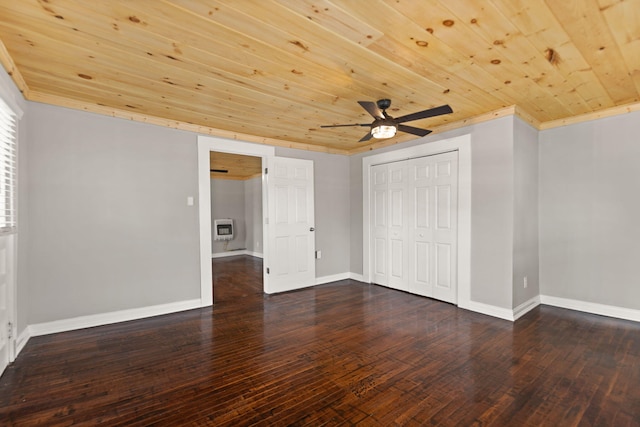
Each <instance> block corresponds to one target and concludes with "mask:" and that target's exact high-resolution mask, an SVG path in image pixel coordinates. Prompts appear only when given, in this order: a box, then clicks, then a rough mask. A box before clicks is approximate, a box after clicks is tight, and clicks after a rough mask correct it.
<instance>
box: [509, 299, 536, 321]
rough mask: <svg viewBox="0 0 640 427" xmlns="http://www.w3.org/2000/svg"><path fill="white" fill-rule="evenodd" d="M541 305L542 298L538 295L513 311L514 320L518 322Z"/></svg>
mask: <svg viewBox="0 0 640 427" xmlns="http://www.w3.org/2000/svg"><path fill="white" fill-rule="evenodd" d="M539 305H540V296H539V295H536V296H535V297H533V298H531V299H530V300H528V301H525V302H523V303H522V304H520V305H519V306H517V307H516V308H514V309H513V320H518V319H519V318H521V317H522V316H524V315H525V314H527V313H528V312H530V311H531V310H533V309H534V308H536V307H537V306H539Z"/></svg>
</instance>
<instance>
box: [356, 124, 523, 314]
mask: <svg viewBox="0 0 640 427" xmlns="http://www.w3.org/2000/svg"><path fill="white" fill-rule="evenodd" d="M513 123H514V118H513V117H503V118H500V119H497V120H492V121H490V122H484V123H480V124H477V125H472V126H467V127H464V128H460V129H455V130H453V131H450V132H444V133H441V134H437V135H431V136H427V137H424V138H418V139H416V140H413V141H411V142H408V143H405V144H398V145H394V146H391V147H386V148H384V149H381V150H376V151H372V152H367V153H362V154H358V155H354V156H351V157H350V158H349V161H350V165H351V174H350V176H351V180H352V181H351V183H350V185H351V188H350V193H351V194H352V195H353V196H354V197H353V198H352V203H351V216H350V224H351V236H352V240H351V244H352V248H351V251H350V253H351V271H353V272H355V273H359V274H362V198H361V196H356V194H357V193H358V192H359V191H362V190H361V189H362V158H363V157H365V156H368V155H372V154H378V153H382V152H387V151H391V150H396V149H399V148H405V147H410V146H414V145H417V144H423V143H429V142H431V141H437V140H441V139H447V138H451V137H454V136H459V135H464V134H471V173H472V188H471V299H472V300H473V301H475V302H481V303H485V304H490V305H494V306H497V307H502V308H509V309H511V308H512V304H513V299H512V275H513V273H512V272H513V262H512V259H513V221H514V215H513V203H514V179H513V176H514V175H513V173H514V172H513V169H514V154H513V126H514V125H513ZM356 205H357V206H356Z"/></svg>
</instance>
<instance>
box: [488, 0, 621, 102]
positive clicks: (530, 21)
mask: <svg viewBox="0 0 640 427" xmlns="http://www.w3.org/2000/svg"><path fill="white" fill-rule="evenodd" d="M491 1H492V2H493V3H494V4H496V5H497V7H499V8H500V10H502V11H503V12H504V13H505V14H506V16H507V19H509V20H510V21H511V22H513V23H514V25H516V26H517V27H518V29H519V31H520V32H522V34H524V35H525V37H527V39H528V40H529V41H530V42H531V44H532V45H533V46H535V48H536V50H537V51H539V52H545V53H546V54H547V55H553V57H554V66H555V67H556V68H557V69H558V71H559V72H560V73H562V75H563V76H564V78H565V79H566V80H567V81H568V82H571V83H572V84H573V86H574V90H575V91H576V92H578V93H579V94H580V96H581V97H582V98H583V99H584V101H585V103H586V104H587V105H588V106H589V108H590V111H593V110H597V109H601V108H609V107H612V106H614V102H613V100H612V99H611V97H610V96H609V94H608V93H607V91H606V90H605V88H604V86H603V85H602V83H601V82H600V80H598V78H597V76H596V75H595V73H594V72H593V70H592V69H591V67H590V66H589V64H588V63H587V61H586V60H585V59H584V57H583V56H582V54H581V53H580V51H579V50H578V49H577V47H576V46H575V45H574V44H573V43H572V41H571V38H570V37H569V35H568V34H567V33H566V31H564V29H563V28H562V26H561V25H560V23H559V22H558V20H557V19H556V17H555V15H553V13H551V11H550V10H549V9H548V8H547V6H546V4H545V3H544V0H491ZM551 50H552V51H551Z"/></svg>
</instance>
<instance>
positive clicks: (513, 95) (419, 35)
mask: <svg viewBox="0 0 640 427" xmlns="http://www.w3.org/2000/svg"><path fill="white" fill-rule="evenodd" d="M347 3H348V6H345V7H349V11H350V12H351V13H353V14H356V15H358V16H361V17H362V18H363V19H364V18H365V17H366V13H367V12H366V11H367V8H366V7H362V6H361V7H358V4H357V3H356V4H353V3H352V2H347ZM400 5H405V6H402V7H401V6H400ZM420 5H423V7H425V8H426V9H428V11H429V12H428V13H427V11H426V10H425V11H422V10H420V9H417V8H418V7H420ZM398 8H399V9H398V10H395V9H393V8H392V7H391V6H388V10H386V11H385V13H380V14H376V15H373V16H371V17H370V19H371V20H372V21H374V22H375V25H376V26H377V27H379V28H389V33H390V37H393V38H394V39H396V40H404V45H405V46H406V47H408V48H410V49H411V50H413V51H414V52H415V53H416V55H419V58H420V60H421V61H424V62H426V63H428V64H429V65H428V66H429V67H434V69H438V68H439V67H441V68H442V69H443V71H444V73H445V74H448V75H449V76H450V77H449V78H446V77H445V79H446V80H443V82H444V84H445V85H444V86H442V87H441V89H444V90H447V89H449V90H450V92H449V93H447V94H450V93H451V91H453V92H454V94H456V93H458V94H461V95H462V96H465V95H466V96H468V93H469V92H471V93H476V92H475V91H474V89H475V88H478V87H481V88H483V89H482V92H480V93H482V94H483V96H484V95H485V94H488V95H492V96H493V97H496V98H498V99H499V100H500V105H497V104H494V105H493V107H494V108H499V107H504V106H508V105H513V104H515V103H517V100H518V91H517V90H515V89H514V88H512V87H509V85H505V84H504V80H500V79H497V78H496V77H495V76H494V75H493V74H492V72H495V70H491V71H492V72H489V71H486V70H485V69H484V68H482V67H480V66H479V64H478V63H477V62H476V61H475V60H474V58H473V55H474V54H475V51H473V53H471V54H469V53H464V52H461V51H460V50H461V49H460V47H461V46H462V50H463V51H464V50H466V49H467V48H466V43H467V40H466V38H460V42H456V43H455V46H451V44H452V43H451V42H449V43H447V41H446V40H443V39H442V38H440V37H438V34H439V33H440V27H445V28H446V26H445V25H444V24H443V22H444V21H446V19H447V18H450V17H451V15H450V14H448V13H445V12H442V17H441V18H439V19H432V18H431V16H432V15H431V9H430V8H427V7H426V4H425V3H421V2H404V3H401V4H400V3H399V4H398ZM440 9H441V10H444V9H443V8H440ZM408 16H414V17H415V18H413V19H415V20H417V22H416V21H413V20H410V19H409V18H408ZM444 17H446V18H444ZM445 35H446V33H445ZM379 43H380V42H378V43H376V44H374V45H372V46H371V48H372V49H375V46H376V45H377V44H379ZM425 44H426V45H425ZM421 46H423V47H421ZM420 51H422V52H420ZM423 52H424V53H423ZM380 53H382V52H380ZM495 68H496V67H495V66H494V69H495ZM468 82H473V84H472V85H473V86H471V87H470V85H469V84H468ZM468 89H471V90H468ZM438 95H440V93H438ZM476 98H480V96H476ZM529 104H530V103H529ZM452 106H453V109H454V111H456V105H455V104H454V105H452ZM537 110H538V112H539V113H542V114H544V111H543V110H542V109H541V108H537ZM484 111H486V110H484Z"/></svg>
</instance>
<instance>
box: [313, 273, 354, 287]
mask: <svg viewBox="0 0 640 427" xmlns="http://www.w3.org/2000/svg"><path fill="white" fill-rule="evenodd" d="M349 278H350V274H349V273H339V274H332V275H330V276H322V277H316V285H324V284H325V283H331V282H337V281H339V280H347V279H349Z"/></svg>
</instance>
